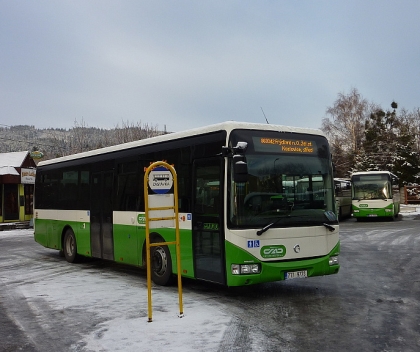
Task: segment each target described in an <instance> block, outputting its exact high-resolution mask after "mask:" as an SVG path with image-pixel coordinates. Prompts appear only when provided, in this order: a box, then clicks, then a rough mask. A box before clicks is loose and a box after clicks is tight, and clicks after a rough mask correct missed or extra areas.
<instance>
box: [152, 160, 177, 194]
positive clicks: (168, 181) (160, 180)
mask: <svg viewBox="0 0 420 352" xmlns="http://www.w3.org/2000/svg"><path fill="white" fill-rule="evenodd" d="M173 184H174V180H173V178H172V173H171V172H170V171H169V170H168V169H167V168H166V167H164V166H158V167H155V168H154V169H153V170H152V171H150V173H149V187H150V189H151V190H152V191H153V192H155V193H157V194H165V193H168V192H169V191H170V190H171V188H172V185H173Z"/></svg>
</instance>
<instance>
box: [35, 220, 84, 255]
mask: <svg viewBox="0 0 420 352" xmlns="http://www.w3.org/2000/svg"><path fill="white" fill-rule="evenodd" d="M34 227H35V231H34V239H35V241H36V242H38V243H39V244H41V245H43V246H44V247H47V248H52V249H58V250H61V249H62V237H63V236H64V231H65V229H66V228H68V227H69V228H71V229H72V230H73V232H74V234H75V236H76V243H77V252H78V253H79V254H80V255H84V256H86V257H90V256H91V255H92V254H91V251H90V224H89V223H80V222H76V221H60V220H43V219H34Z"/></svg>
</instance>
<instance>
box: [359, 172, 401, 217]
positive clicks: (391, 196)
mask: <svg viewBox="0 0 420 352" xmlns="http://www.w3.org/2000/svg"><path fill="white" fill-rule="evenodd" d="M351 189H352V212H353V216H354V217H355V218H356V219H357V220H359V219H361V218H370V217H387V218H390V219H395V218H396V217H398V214H399V212H400V190H399V184H398V177H397V176H395V175H394V174H392V173H391V172H389V171H365V172H355V173H353V174H352V175H351Z"/></svg>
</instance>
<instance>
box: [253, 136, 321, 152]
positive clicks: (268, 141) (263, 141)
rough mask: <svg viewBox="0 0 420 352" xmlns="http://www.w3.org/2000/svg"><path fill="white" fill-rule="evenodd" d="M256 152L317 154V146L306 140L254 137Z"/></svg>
mask: <svg viewBox="0 0 420 352" xmlns="http://www.w3.org/2000/svg"><path fill="white" fill-rule="evenodd" d="M253 140H254V148H255V150H256V151H260V152H262V151H265V152H268V151H272V152H273V151H275V152H277V153H278V152H280V153H292V154H295V153H296V154H315V153H316V148H315V147H316V144H315V142H313V141H308V140H304V139H285V138H266V137H253Z"/></svg>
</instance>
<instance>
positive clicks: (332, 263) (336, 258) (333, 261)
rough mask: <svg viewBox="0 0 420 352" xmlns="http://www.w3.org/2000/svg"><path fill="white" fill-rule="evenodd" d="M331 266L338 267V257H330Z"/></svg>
mask: <svg viewBox="0 0 420 352" xmlns="http://www.w3.org/2000/svg"><path fill="white" fill-rule="evenodd" d="M329 264H330V266H331V265H338V257H337V256H334V257H330V260H329Z"/></svg>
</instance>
